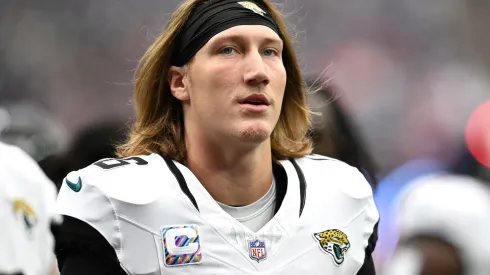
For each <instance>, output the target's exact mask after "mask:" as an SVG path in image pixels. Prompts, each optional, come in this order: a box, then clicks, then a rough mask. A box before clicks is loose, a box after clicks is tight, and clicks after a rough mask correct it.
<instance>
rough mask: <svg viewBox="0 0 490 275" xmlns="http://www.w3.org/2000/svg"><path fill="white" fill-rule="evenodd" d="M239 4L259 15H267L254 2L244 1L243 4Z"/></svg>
mask: <svg viewBox="0 0 490 275" xmlns="http://www.w3.org/2000/svg"><path fill="white" fill-rule="evenodd" d="M238 4H240V5H241V6H242V7H244V8H247V9H249V10H251V11H253V12H255V13H257V14H260V15H262V16H263V15H264V14H266V12H265V11H264V10H263V9H261V8H260V7H259V6H258V5H257V4H255V3H254V2H250V1H242V2H238Z"/></svg>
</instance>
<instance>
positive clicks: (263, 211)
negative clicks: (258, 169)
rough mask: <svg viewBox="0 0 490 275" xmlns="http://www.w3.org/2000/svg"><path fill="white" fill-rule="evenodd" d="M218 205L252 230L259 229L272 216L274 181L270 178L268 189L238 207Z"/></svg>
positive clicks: (274, 195)
mask: <svg viewBox="0 0 490 275" xmlns="http://www.w3.org/2000/svg"><path fill="white" fill-rule="evenodd" d="M218 204H219V206H221V208H223V210H224V211H225V212H226V213H228V214H229V215H230V216H232V217H233V218H235V219H236V220H237V221H239V222H241V223H242V224H243V225H245V226H246V227H248V228H249V229H250V230H252V231H253V232H257V231H259V230H260V229H261V228H262V227H263V226H264V225H265V224H266V223H268V222H269V221H270V220H271V219H272V217H273V216H274V208H275V206H276V181H275V180H274V179H272V185H271V188H270V189H269V191H267V193H266V194H265V195H264V196H263V197H262V198H260V199H259V200H257V201H256V202H254V203H252V204H249V205H246V206H240V207H234V206H229V205H226V204H222V203H220V202H218Z"/></svg>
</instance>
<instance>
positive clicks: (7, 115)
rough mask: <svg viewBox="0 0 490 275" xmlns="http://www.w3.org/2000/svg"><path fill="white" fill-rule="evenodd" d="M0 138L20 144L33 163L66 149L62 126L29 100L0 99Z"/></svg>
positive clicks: (64, 133) (6, 141) (64, 132)
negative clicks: (1, 100) (8, 100)
mask: <svg viewBox="0 0 490 275" xmlns="http://www.w3.org/2000/svg"><path fill="white" fill-rule="evenodd" d="M0 141H2V142H5V143H7V144H12V145H16V146H18V147H20V148H21V149H22V150H24V151H25V152H26V153H27V154H29V155H30V156H31V157H32V158H34V160H36V161H37V162H39V161H41V160H43V159H44V158H46V157H48V156H51V155H55V154H58V153H60V152H62V151H64V150H65V149H66V146H67V141H68V139H67V134H66V130H65V129H64V127H63V125H62V124H61V123H59V122H57V121H56V120H55V119H54V118H53V117H52V116H51V115H50V113H49V112H48V111H47V110H45V109H43V108H41V107H40V106H38V105H36V104H33V103H30V102H22V101H21V102H0Z"/></svg>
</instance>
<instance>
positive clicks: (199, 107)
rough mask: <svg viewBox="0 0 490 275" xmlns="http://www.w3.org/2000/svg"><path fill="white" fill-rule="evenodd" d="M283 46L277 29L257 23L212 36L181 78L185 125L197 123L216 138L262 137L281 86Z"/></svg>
mask: <svg viewBox="0 0 490 275" xmlns="http://www.w3.org/2000/svg"><path fill="white" fill-rule="evenodd" d="M282 47H283V43H282V40H281V39H280V37H279V36H278V35H277V33H275V32H274V31H273V30H271V29H270V28H268V27H265V26H260V25H241V26H236V27H232V28H229V29H227V30H225V31H223V32H221V33H219V34H217V35H216V36H214V37H213V38H212V39H211V40H210V41H209V42H208V43H207V44H206V45H205V46H204V47H203V48H201V49H200V50H199V52H198V53H197V54H196V55H195V57H194V59H193V60H192V61H191V63H190V65H189V67H188V71H187V74H186V77H185V78H184V83H185V90H186V93H187V96H188V98H187V100H184V101H183V103H184V112H185V117H186V118H185V121H186V128H188V127H199V128H200V129H199V132H200V133H201V134H204V135H206V136H211V137H215V138H222V137H231V138H235V139H239V140H240V141H246V142H263V141H265V140H267V139H268V138H269V137H270V134H271V133H272V130H273V129H274V127H275V125H276V124H277V121H278V119H279V115H280V112H281V106H282V100H283V96H284V90H285V86H286V70H285V68H284V64H283V62H282ZM191 132H194V131H191Z"/></svg>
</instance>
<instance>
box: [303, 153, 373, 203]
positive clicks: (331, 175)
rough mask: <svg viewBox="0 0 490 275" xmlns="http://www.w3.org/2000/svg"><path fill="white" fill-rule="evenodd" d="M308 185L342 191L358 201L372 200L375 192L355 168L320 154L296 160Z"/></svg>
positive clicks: (326, 189) (325, 189)
mask: <svg viewBox="0 0 490 275" xmlns="http://www.w3.org/2000/svg"><path fill="white" fill-rule="evenodd" d="M296 162H297V163H298V165H299V166H300V168H301V170H302V171H303V173H305V176H306V175H308V178H309V179H310V180H309V181H308V182H307V183H308V185H320V186H321V187H322V189H323V190H324V191H327V192H328V191H330V192H332V191H335V190H336V191H340V192H342V193H343V194H346V195H348V196H349V197H352V198H356V199H363V198H370V197H372V196H373V190H372V188H371V185H370V184H369V183H368V181H367V180H366V178H365V177H364V175H363V174H362V173H361V172H360V171H359V170H358V169H357V168H355V167H352V166H350V165H349V164H347V163H345V162H343V161H340V160H338V159H335V158H330V157H326V156H322V155H318V154H312V155H307V156H305V157H303V158H299V159H296Z"/></svg>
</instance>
